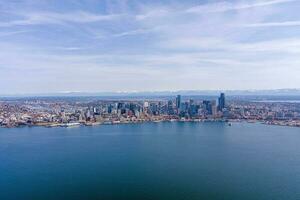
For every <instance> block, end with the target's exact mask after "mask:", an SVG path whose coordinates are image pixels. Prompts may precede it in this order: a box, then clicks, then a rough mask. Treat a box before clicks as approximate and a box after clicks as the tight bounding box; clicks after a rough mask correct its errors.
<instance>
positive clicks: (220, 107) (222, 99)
mask: <svg viewBox="0 0 300 200" xmlns="http://www.w3.org/2000/svg"><path fill="white" fill-rule="evenodd" d="M218 104H219V105H218V110H219V111H222V110H223V109H224V108H225V94H224V93H221V95H220V97H219V102H218Z"/></svg>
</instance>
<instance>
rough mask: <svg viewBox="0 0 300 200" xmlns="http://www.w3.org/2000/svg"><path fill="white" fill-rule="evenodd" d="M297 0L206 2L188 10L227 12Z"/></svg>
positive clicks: (196, 11)
mask: <svg viewBox="0 0 300 200" xmlns="http://www.w3.org/2000/svg"><path fill="white" fill-rule="evenodd" d="M293 1H297V0H266V1H256V2H254V3H230V2H225V1H224V2H219V3H211V4H204V5H200V6H195V7H192V8H189V9H187V10H186V12H189V13H214V12H226V11H231V10H242V9H249V8H255V7H263V6H271V5H275V4H282V3H288V2H293Z"/></svg>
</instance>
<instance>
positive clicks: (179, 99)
mask: <svg viewBox="0 0 300 200" xmlns="http://www.w3.org/2000/svg"><path fill="white" fill-rule="evenodd" d="M180 104H181V96H180V95H177V97H176V108H177V109H179V108H180Z"/></svg>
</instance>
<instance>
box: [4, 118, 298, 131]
mask: <svg viewBox="0 0 300 200" xmlns="http://www.w3.org/2000/svg"><path fill="white" fill-rule="evenodd" d="M161 122H184V123H190V122H193V123H194V122H196V123H204V122H223V123H227V124H228V125H229V126H231V125H232V123H260V124H264V125H272V126H283V127H284V126H285V127H296V128H300V122H299V121H279V120H273V121H267V120H246V119H184V120H183V119H160V120H136V121H119V120H116V121H103V122H70V123H37V124H22V125H15V126H0V128H7V129H10V128H23V127H45V128H77V127H83V126H101V125H119V124H143V123H161Z"/></svg>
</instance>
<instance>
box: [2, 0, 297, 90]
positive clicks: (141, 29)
mask: <svg viewBox="0 0 300 200" xmlns="http://www.w3.org/2000/svg"><path fill="white" fill-rule="evenodd" d="M299 9H300V2H299V1H297V0H264V1H258V0H256V1H255V0H243V1H240V0H238V1H222V2H220V1H194V0H189V1H185V2H182V1H176V0H164V1H157V0H154V1H153V0H152V1H149V0H144V1H125V0H122V1H95V0H80V1H70V0H69V1H68V0H67V1H64V3H62V2H61V1H51V2H50V1H40V2H37V1H32V0H22V1H10V2H7V1H3V0H0V47H1V49H2V51H1V52H0V76H1V78H0V94H34V93H57V92H66V91H70V92H76V91H82V92H109V91H112V92H118V91H122V92H125V91H130V92H133V91H139V92H140V91H178V90H216V89H217V90H221V91H224V90H249V89H256V90H261V89H278V88H299V85H300V79H299V78H298V77H299V74H300V67H299V66H300V59H299V53H300V51H299V49H300V37H299V35H300V14H299V12H298V10H299Z"/></svg>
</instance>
